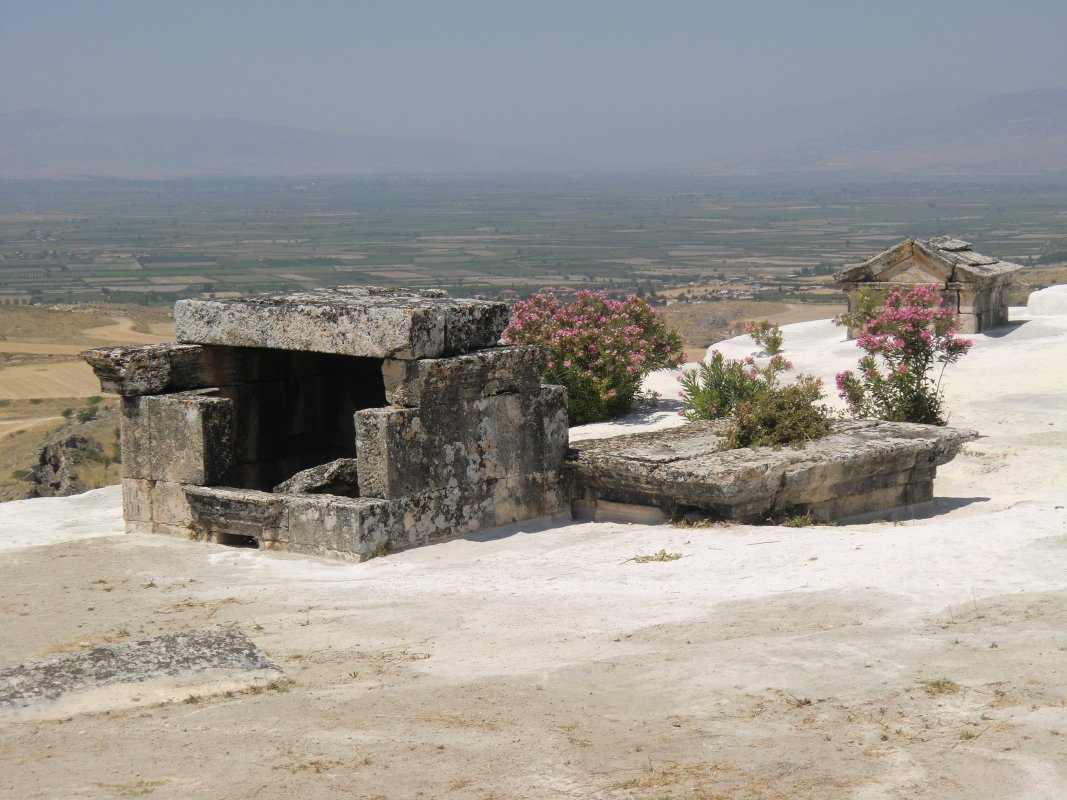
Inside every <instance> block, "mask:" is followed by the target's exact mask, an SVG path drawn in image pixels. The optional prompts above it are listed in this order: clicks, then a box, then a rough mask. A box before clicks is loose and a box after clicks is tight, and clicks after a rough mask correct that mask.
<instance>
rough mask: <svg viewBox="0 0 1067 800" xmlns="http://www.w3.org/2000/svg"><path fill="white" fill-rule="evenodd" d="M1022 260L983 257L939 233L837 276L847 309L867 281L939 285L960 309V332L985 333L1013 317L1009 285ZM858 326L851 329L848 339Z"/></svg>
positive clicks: (902, 245) (898, 285)
mask: <svg viewBox="0 0 1067 800" xmlns="http://www.w3.org/2000/svg"><path fill="white" fill-rule="evenodd" d="M1021 269H1022V266H1021V265H1019V264H1013V263H1011V262H1010V261H1001V260H999V259H996V258H991V257H990V256H984V255H982V254H981V253H976V252H974V250H972V249H971V245H970V242H964V241H962V240H960V239H953V238H951V237H949V236H939V237H937V238H935V239H920V240H915V239H905V240H904V241H903V242H901V243H900V244H898V245H896V246H894V247H891V248H889V249H888V250H885V251H883V252H881V253H879V254H878V255H876V256H874V257H873V258H869V259H867V260H866V261H864V262H863V263H862V264H859V265H858V266H855V267H849V268H848V269H844V270H841V271H840V272H838V273H837V274H835V275H834V280H835V281H836V282H837V284H838V286H840V287H842V288H843V289H844V290H845V294H847V295H848V309H849V311H853V310H854V309H855V308H856V300H857V298H858V297H859V293H860V291H861V290H862V289H863V287H865V286H871V287H875V288H888V289H901V288H908V287H912V286H930V285H931V284H937V285H938V286H939V287H940V288H941V296H942V299H943V302H944V303H945V304H946V305H948V306H949V307H950V308H951V309H952V310H953V311H955V312H956V313H957V314H959V319H960V333H981V332H982V331H985V330H989V329H990V328H996V327H999V326H1000V325H1004V324H1006V323H1007V322H1008V297H1007V288H1008V286H1009V285H1010V284H1011V283H1012V281H1014V280H1015V275H1016V273H1017V272H1018V271H1019V270H1021ZM856 333H857V331H855V330H853V329H851V328H850V329H849V331H848V335H849V338H854V337H855V336H856Z"/></svg>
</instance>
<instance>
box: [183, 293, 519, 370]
mask: <svg viewBox="0 0 1067 800" xmlns="http://www.w3.org/2000/svg"><path fill="white" fill-rule="evenodd" d="M507 321H508V307H507V305H506V304H504V303H495V302H490V301H487V300H468V299H463V298H452V297H448V296H447V295H446V294H445V293H444V292H440V291H433V290H428V291H407V290H403V289H382V288H377V287H357V286H339V287H336V288H332V289H318V290H314V291H308V292H294V293H288V294H262V295H255V296H252V297H242V298H234V299H225V300H219V299H216V300H179V301H178V302H177V303H176V304H175V306H174V331H175V338H176V339H177V341H178V342H180V343H183V344H210V345H227V346H231V347H268V348H276V349H280V350H301V351H308V352H318V353H339V354H342V355H351V356H365V357H370V358H400V359H415V358H437V357H440V356H446V355H455V354H458V353H466V352H470V351H472V350H477V349H480V348H483V347H491V346H493V345H495V344H496V343H497V341H498V340H499V339H500V335H501V333H503V331H504V328H505V327H506V326H507Z"/></svg>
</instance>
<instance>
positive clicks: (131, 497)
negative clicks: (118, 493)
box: [122, 478, 154, 523]
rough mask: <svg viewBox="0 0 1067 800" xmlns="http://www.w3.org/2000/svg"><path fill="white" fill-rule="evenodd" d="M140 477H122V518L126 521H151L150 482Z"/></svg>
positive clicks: (151, 482)
mask: <svg viewBox="0 0 1067 800" xmlns="http://www.w3.org/2000/svg"><path fill="white" fill-rule="evenodd" d="M153 483H154V481H146V480H142V479H140V478H123V479H122V518H123V519H125V520H126V521H127V522H146V523H151V521H152V484H153Z"/></svg>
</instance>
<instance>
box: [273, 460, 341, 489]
mask: <svg viewBox="0 0 1067 800" xmlns="http://www.w3.org/2000/svg"><path fill="white" fill-rule="evenodd" d="M274 493H275V494H336V495H342V496H345V497H358V496H359V475H358V472H357V468H356V459H354V458H338V459H335V460H333V461H331V462H329V463H328V464H320V465H319V466H317V467H312V468H311V469H305V470H301V471H300V472H298V473H296V475H294V476H293V477H291V478H289V480H287V481H284V482H282V483H279V484H278V485H277V486H275V487H274Z"/></svg>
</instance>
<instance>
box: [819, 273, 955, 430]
mask: <svg viewBox="0 0 1067 800" xmlns="http://www.w3.org/2000/svg"><path fill="white" fill-rule="evenodd" d="M835 321H836V322H837V324H838V325H848V326H849V327H851V328H853V329H857V330H859V334H858V335H857V337H856V345H857V346H858V347H859V348H860V349H861V350H863V351H864V352H865V353H866V355H864V356H862V357H861V358H860V360H859V372H858V373H856V372H853V371H852V370H846V371H844V372H840V373H838V375H837V391H838V394H839V395H840V396H841V398H842V399H843V400H844V401H845V403H846V404H847V405H848V409H849V412H850V413H851V414H852V415H853V416H856V417H871V418H875V419H886V420H892V421H896V422H922V423H926V424H929V425H944V424H945V423H946V422H947V418H946V416H945V408H944V395H943V393H942V390H941V378H942V376H943V375H944V372H945V368H946V367H947V366H948V365H949V364H952V363H955V362H956V361H958V360H959V359H960V358H961V357H962V356H964V355H966V354H967V351H968V350H970V348H971V345H972V342H971V341H970V340H969V339H960V338H958V337H957V336H956V331H957V329H958V327H959V319H958V317H957V316H956V314H955V313H954V312H953V311H952V309H950V308H948V307H946V306H944V305H942V303H941V295H940V292H939V290H938V287H937V286H936V285H935V286H919V287H916V288H912V289H899V290H897V291H894V292H890V293H889V294H887V295H886V296H885V300H884V301H883V302H881V303H879V302H878V295H877V294H876V293H874V292H871V291H870V290H866V289H865V290H864V292H863V295H862V296H861V297H860V300H859V302H858V303H857V305H856V310H855V311H853V312H851V313H849V314H842V315H841V316H840V317H838V318H837V319H836V320H835ZM938 364H940V365H941V369H940V370H938V371H937V374H936V377H935V376H934V375H933V372H934V370H935V368H936V366H937V365H938Z"/></svg>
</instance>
